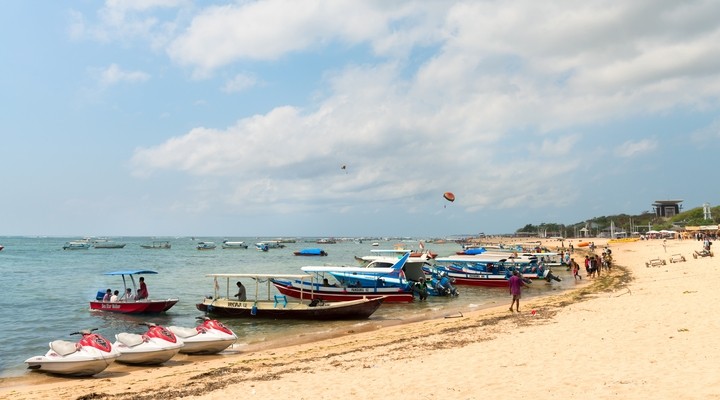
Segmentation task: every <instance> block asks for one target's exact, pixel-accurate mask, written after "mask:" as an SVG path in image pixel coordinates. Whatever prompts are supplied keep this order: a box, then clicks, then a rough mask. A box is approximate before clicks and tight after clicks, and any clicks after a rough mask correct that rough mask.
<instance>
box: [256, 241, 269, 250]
mask: <svg viewBox="0 0 720 400" xmlns="http://www.w3.org/2000/svg"><path fill="white" fill-rule="evenodd" d="M255 249H257V250H259V251H268V250H270V246H268V244H267V243H264V242H260V243H255Z"/></svg>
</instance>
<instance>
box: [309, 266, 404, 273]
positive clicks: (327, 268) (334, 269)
mask: <svg viewBox="0 0 720 400" xmlns="http://www.w3.org/2000/svg"><path fill="white" fill-rule="evenodd" d="M300 269H301V270H303V271H305V272H337V273H346V274H389V273H392V272H393V271H395V270H394V269H393V268H389V267H388V268H366V267H332V266H307V267H302V268H300Z"/></svg>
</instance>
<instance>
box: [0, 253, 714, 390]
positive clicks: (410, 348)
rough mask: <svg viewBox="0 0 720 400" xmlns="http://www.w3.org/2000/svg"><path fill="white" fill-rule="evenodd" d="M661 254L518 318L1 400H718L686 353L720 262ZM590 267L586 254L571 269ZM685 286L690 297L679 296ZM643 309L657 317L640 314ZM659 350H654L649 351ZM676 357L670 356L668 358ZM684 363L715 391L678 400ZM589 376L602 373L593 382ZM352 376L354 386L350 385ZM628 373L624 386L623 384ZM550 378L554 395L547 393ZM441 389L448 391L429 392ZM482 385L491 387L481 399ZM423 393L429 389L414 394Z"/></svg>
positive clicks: (126, 375)
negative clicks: (660, 260)
mask: <svg viewBox="0 0 720 400" xmlns="http://www.w3.org/2000/svg"><path fill="white" fill-rule="evenodd" d="M596 243H597V244H598V249H601V248H602V246H603V245H604V244H603V242H601V241H600V240H596ZM660 246H661V245H660V242H659V241H645V242H635V243H618V244H612V245H611V249H612V250H613V256H614V258H615V262H616V264H617V265H623V266H624V267H622V268H619V267H618V268H613V271H612V273H611V274H607V273H604V274H603V275H601V277H600V278H599V279H594V280H592V281H591V282H592V283H588V282H584V283H583V285H582V286H580V287H578V288H577V289H573V290H570V291H567V292H563V293H557V294H552V295H549V296H547V297H542V298H531V299H529V300H524V301H522V303H521V309H522V310H523V311H522V312H521V314H516V313H512V314H511V313H509V312H508V310H507V308H506V307H507V306H508V305H509V303H510V298H509V297H508V299H507V300H508V301H507V304H502V305H498V306H495V307H492V308H488V309H484V310H477V311H473V312H471V313H467V314H465V315H462V314H461V315H459V316H457V317H451V318H438V319H431V320H424V321H419V322H409V323H402V324H398V325H394V326H390V327H383V328H380V329H368V330H362V329H358V331H355V330H353V329H350V330H348V331H347V332H345V333H344V334H343V335H340V336H335V337H328V338H318V337H315V336H314V337H312V338H308V342H306V343H299V344H297V343H290V344H288V345H287V346H283V347H280V348H266V349H259V350H254V351H247V352H246V351H245V350H247V349H243V351H240V352H238V355H234V354H233V355H219V356H212V357H209V358H205V357H203V358H193V359H192V360H193V361H192V362H190V361H187V360H185V359H183V358H180V359H178V360H175V359H173V360H171V361H170V362H169V363H168V364H166V365H165V366H162V367H155V368H147V367H124V368H122V369H120V370H117V371H116V370H113V372H111V373H108V374H105V373H103V374H101V375H100V376H98V377H97V378H90V379H68V378H61V377H53V376H47V375H44V374H34V373H33V374H27V375H26V376H23V377H19V378H6V379H2V380H0V384H1V386H3V388H2V389H0V397H1V398H13V399H31V398H39V397H44V396H50V395H52V396H53V397H55V398H73V399H91V398H93V399H102V398H113V399H133V400H140V399H150V398H154V399H156V398H193V399H210V398H226V397H231V396H232V397H236V396H243V397H247V396H248V395H257V396H262V398H268V397H270V398H278V397H280V396H283V397H286V396H293V397H300V398H304V397H313V398H321V399H325V398H327V399H330V398H335V397H337V396H338V395H339V394H338V393H341V394H342V396H343V397H349V398H378V396H380V395H381V397H389V396H393V397H400V398H407V397H417V396H420V397H421V398H433V399H434V398H441V397H447V396H448V395H452V396H454V397H456V398H467V399H476V398H477V399H479V398H485V397H488V394H489V395H490V397H491V398H492V397H494V396H493V394H497V396H498V397H499V396H500V395H501V394H502V396H503V397H507V396H511V395H512V396H514V397H518V398H528V397H532V398H534V399H536V398H541V399H542V398H548V399H550V398H557V396H560V397H564V398H574V397H577V398H581V397H583V398H586V397H587V395H588V394H590V395H591V396H590V397H594V398H611V397H617V396H620V397H624V398H645V397H646V396H647V393H646V392H642V391H641V389H645V390H649V389H652V390H653V394H654V395H655V396H657V394H658V393H660V394H661V397H664V396H668V397H670V396H673V397H674V398H707V397H708V395H709V396H711V397H713V396H714V397H717V398H720V381H719V380H718V378H715V377H714V375H715V374H713V373H712V370H713V368H712V366H713V365H714V364H708V365H707V366H708V368H702V363H703V362H706V363H708V362H709V363H712V362H713V361H714V360H716V359H717V358H716V357H713V355H715V356H720V350H714V349H713V350H712V351H708V349H707V348H705V349H703V351H700V352H699V353H697V354H695V353H693V352H695V351H696V350H695V349H694V347H693V346H690V347H687V345H688V343H687V342H688V341H690V339H693V337H694V336H696V335H697V336H700V337H701V338H703V339H705V343H707V342H709V341H710V340H712V338H714V333H715V332H716V330H714V328H717V324H716V323H714V322H711V321H707V316H706V315H705V314H704V313H703V312H701V311H700V308H701V307H700V306H701V305H703V304H704V303H705V302H706V301H708V302H709V304H712V301H714V300H717V299H718V298H720V294H715V293H714V288H713V286H712V283H711V280H710V279H707V278H708V277H709V276H714V272H717V271H716V269H717V268H716V267H714V265H715V263H714V262H713V261H712V260H713V259H712V258H707V259H698V260H694V259H692V257H691V254H689V253H688V251H689V249H690V248H699V247H700V245H699V244H698V242H695V241H684V242H683V241H673V242H669V244H668V248H669V249H672V250H673V252H674V251H678V252H684V253H685V254H684V255H685V257H686V259H687V262H685V263H675V264H673V263H668V264H667V265H664V266H662V267H660V268H649V267H645V261H647V260H648V259H652V258H656V257H655V255H656V254H657V253H658V252H662V251H663V250H666V249H664V248H662V247H660ZM579 254H580V253H579V252H577V251H576V252H575V254H574V256H575V257H578V256H579ZM661 254H662V253H661ZM670 254H671V253H670V252H668V253H667V254H666V255H665V258H666V259H667V258H668V257H669V256H670ZM700 266H709V268H703V269H700V268H699V267H700ZM581 269H582V268H581ZM583 272H584V271H583ZM583 275H584V273H583ZM659 278H663V279H659ZM681 278H682V279H681ZM586 279H587V278H584V279H583V281H585V280H586ZM675 286H680V287H685V286H688V287H691V288H692V289H693V290H688V289H685V290H679V289H677V290H672V289H669V288H671V287H675ZM669 290H670V293H667V292H668V291H669ZM697 293H701V294H702V295H701V296H698V295H697ZM638 301H640V302H641V303H642V304H643V305H644V306H646V308H647V309H646V310H643V309H642V308H639V307H638ZM686 303H688V304H686ZM669 308H672V312H673V313H678V314H679V317H682V318H679V317H677V318H670V319H668V316H667V315H665V313H667V312H670V310H669ZM531 310H535V311H536V312H535V313H531ZM682 319H684V320H686V321H684V323H683V326H685V325H687V327H686V328H683V327H675V328H674V329H670V334H668V332H667V331H668V329H667V326H666V325H667V324H669V323H671V322H675V321H676V322H678V323H679V322H681V320H682ZM698 320H700V321H701V322H703V323H704V326H703V324H701V323H700V322H698ZM685 322H686V323H685ZM369 325H370V326H372V325H375V324H369ZM658 325H660V326H658ZM698 326H700V327H699V328H698ZM710 328H712V329H710ZM683 329H685V330H683ZM696 329H697V330H698V332H699V333H696ZM360 330H362V332H360ZM683 336H688V337H690V338H686V337H683ZM678 342H681V344H683V347H682V348H683V350H687V349H688V348H689V349H693V352H690V354H689V355H690V356H691V357H692V356H696V358H698V359H696V358H688V352H687V351H685V352H677V351H676V350H677V348H676V347H675V346H677V344H678ZM700 344H701V343H698V346H700ZM649 346H650V349H652V350H653V351H650V352H648V351H647V350H648V347H649ZM686 347H687V348H686ZM656 349H658V350H659V351H655V350H656ZM669 350H673V351H671V352H670V353H671V354H666V353H668V351H669ZM658 353H659V354H658ZM673 356H674V357H678V359H677V360H675V359H673V358H672V357H673ZM648 358H652V360H649V359H648ZM666 359H670V360H671V361H667V360H666ZM703 359H704V360H705V361H703ZM697 363H700V365H699V366H698V365H696V364H697ZM681 364H687V365H688V368H686V371H682V374H687V376H686V377H685V378H686V379H690V381H691V382H699V381H702V382H704V384H703V388H700V389H698V390H696V391H694V392H693V393H692V394H691V395H690V397H688V393H684V392H683V391H681V390H680V389H681V388H680V387H679V386H681V385H677V384H673V381H674V382H677V379H679V378H677V372H678V371H677V369H678V366H679V365H681ZM690 365H692V366H693V367H692V368H689V366H690ZM588 370H590V371H593V372H592V373H590V374H588V373H587V371H588ZM705 371H707V372H705ZM310 372H313V374H312V375H311V374H310ZM348 372H351V373H352V375H346V374H347V373H348ZM548 372H550V374H547V373H548ZM619 372H624V373H625V375H627V376H626V377H624V378H623V377H616V376H617V375H618V373H619ZM698 372H699V373H700V375H701V377H698ZM682 374H681V375H682ZM543 375H547V378H548V379H549V381H550V382H552V383H547V385H546V386H543V385H541V386H536V384H537V383H541V382H542V379H541V378H542V377H543ZM348 376H352V378H351V379H349V378H348ZM433 376H437V377H438V378H439V379H431V380H430V381H426V379H427V378H430V377H433ZM668 376H675V378H674V379H672V380H670V379H667V377H668ZM390 377H392V379H390ZM491 377H494V378H493V379H488V378H491ZM510 377H512V378H510ZM588 380H590V382H591V383H590V384H589V383H588ZM478 381H482V382H487V383H483V384H482V385H481V386H479V387H478V386H476V384H475V382H478ZM690 381H689V382H690ZM358 382H363V383H362V384H361V383H358ZM395 383H398V384H395ZM420 383H422V384H423V386H417V385H418V384H420ZM429 383H432V384H431V385H429V386H428V384H429ZM511 383H512V384H511ZM421 387H422V388H427V389H428V391H421V392H418V391H417V390H420V389H416V388H421ZM538 387H539V388H540V389H539V390H538V389H537V388H538ZM338 390H340V392H338ZM528 390H529V392H528ZM636 391H637V392H636ZM700 393H704V395H701V394H700ZM423 395H424V396H423ZM697 396H699V397H697Z"/></svg>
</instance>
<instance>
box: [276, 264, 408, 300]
mask: <svg viewBox="0 0 720 400" xmlns="http://www.w3.org/2000/svg"><path fill="white" fill-rule="evenodd" d="M305 268H306V267H303V271H304V272H316V273H318V274H324V273H326V271H322V270H318V271H315V270H312V269H305ZM310 268H312V267H310ZM346 268H352V267H346ZM352 269H354V270H356V271H358V270H360V269H361V268H352ZM360 272H365V271H364V270H363V271H360ZM272 283H273V285H274V286H275V288H276V289H277V290H278V292H280V293H282V294H283V295H286V296H290V297H294V298H296V299H306V300H314V299H319V300H322V301H348V300H361V299H363V298H375V297H384V300H383V302H385V303H411V302H412V301H413V294H412V291H411V290H410V289H409V288H408V287H407V286H406V287H392V286H384V285H374V286H372V287H369V286H365V287H363V286H359V287H358V286H343V285H342V284H340V283H337V282H336V281H335V279H333V281H332V283H330V280H329V279H328V281H326V282H325V283H319V282H318V281H312V282H311V281H310V280H302V279H290V280H287V279H273V280H272Z"/></svg>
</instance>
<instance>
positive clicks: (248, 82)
mask: <svg viewBox="0 0 720 400" xmlns="http://www.w3.org/2000/svg"><path fill="white" fill-rule="evenodd" d="M257 84H258V80H257V78H256V77H255V76H253V75H252V74H237V75H235V76H234V77H233V78H232V79H230V80H228V81H227V82H225V85H223V87H222V90H223V92H227V93H235V92H242V91H245V90H247V89H250V88H251V87H253V86H255V85H257Z"/></svg>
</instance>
